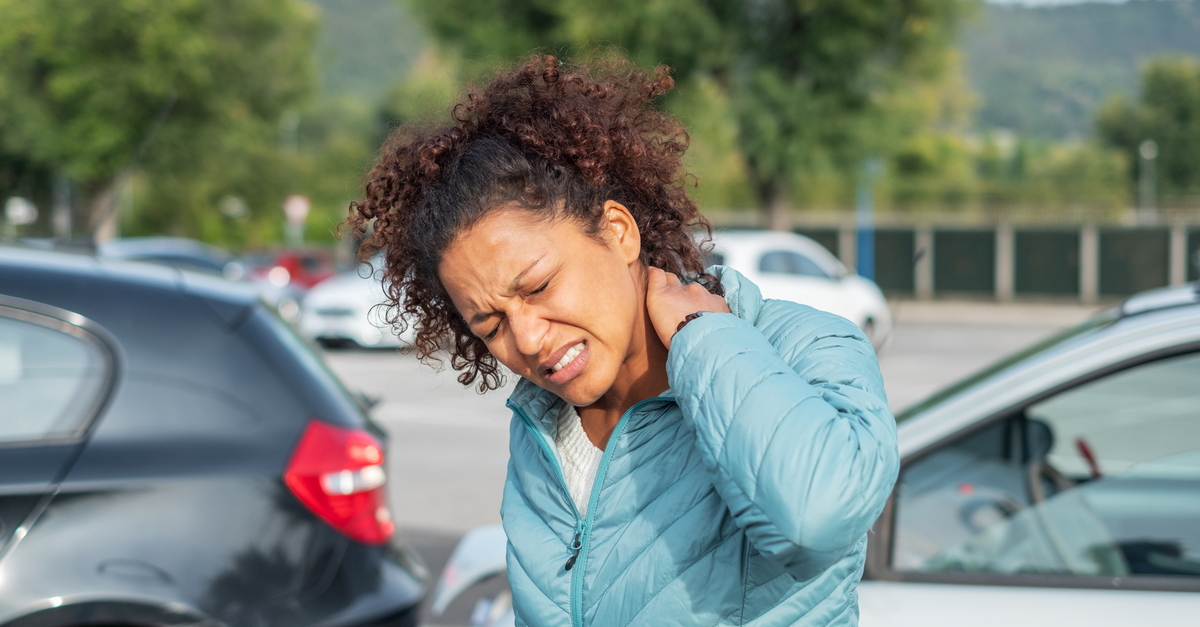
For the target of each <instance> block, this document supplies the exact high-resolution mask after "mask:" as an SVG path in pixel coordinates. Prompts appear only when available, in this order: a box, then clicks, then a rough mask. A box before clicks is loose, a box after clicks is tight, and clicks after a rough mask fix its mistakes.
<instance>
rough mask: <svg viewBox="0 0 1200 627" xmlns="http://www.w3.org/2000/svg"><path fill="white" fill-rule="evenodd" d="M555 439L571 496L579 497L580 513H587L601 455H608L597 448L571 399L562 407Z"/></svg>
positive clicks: (577, 504) (576, 502) (577, 499)
mask: <svg viewBox="0 0 1200 627" xmlns="http://www.w3.org/2000/svg"><path fill="white" fill-rule="evenodd" d="M554 443H555V445H557V446H558V455H559V457H560V458H562V469H563V478H564V479H566V481H567V491H568V492H570V493H571V500H573V501H575V507H577V508H578V509H579V515H580V516H587V509H588V500H589V499H590V498H591V497H592V484H594V483H595V482H596V471H598V470H599V469H600V458H601V457H603V456H604V451H602V450H600V449H598V448H596V445H595V444H592V441H591V440H589V439H588V436H587V433H585V432H584V431H583V422H581V421H580V419H579V412H577V411H575V408H574V407H573V406H571V404H570V403H566V402H564V403H563V404H562V407H561V408H560V409H559V410H558V433H557V434H556V435H555V437H554Z"/></svg>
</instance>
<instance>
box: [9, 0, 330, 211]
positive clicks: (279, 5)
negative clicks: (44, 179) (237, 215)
mask: <svg viewBox="0 0 1200 627" xmlns="http://www.w3.org/2000/svg"><path fill="white" fill-rule="evenodd" d="M0 15H3V16H4V19H3V20H0V153H3V154H7V155H11V156H14V157H13V159H16V158H19V159H21V160H24V161H25V162H28V163H32V164H37V165H38V166H39V167H42V168H47V169H52V170H55V171H60V172H62V173H64V174H65V175H66V176H67V177H69V178H70V179H71V180H73V181H74V182H75V183H76V184H77V186H78V188H79V189H81V190H82V192H83V194H84V195H85V197H86V198H87V199H88V202H89V203H90V206H91V207H92V214H93V220H102V219H104V217H105V215H107V214H110V212H109V211H108V208H110V207H112V206H113V204H114V202H115V194H116V192H117V190H118V186H119V185H118V184H119V183H120V182H121V181H127V180H131V177H133V175H134V173H135V172H138V171H140V172H142V175H143V176H144V177H145V178H146V180H147V184H146V186H147V189H148V191H147V194H148V196H149V197H151V198H152V199H153V200H154V202H157V203H162V205H161V206H158V207H155V208H154V209H153V211H152V212H151V213H155V214H156V215H155V216H152V219H151V220H150V221H151V222H155V223H158V224H160V225H161V226H164V228H165V227H166V225H168V224H170V223H173V222H176V221H179V220H181V219H182V220H185V221H187V220H190V221H191V222H192V223H193V225H194V224H195V223H197V222H198V220H199V218H198V216H197V215H191V216H186V215H181V214H183V213H185V212H186V211H187V209H188V208H189V207H191V208H192V209H194V210H195V211H200V210H201V209H200V208H204V209H207V208H210V207H214V208H215V205H216V201H215V198H219V197H220V196H221V195H223V194H226V193H230V191H229V190H225V189H222V187H225V185H223V184H222V181H225V182H231V183H233V186H234V187H237V186H239V184H240V186H241V187H242V188H243V189H245V190H247V193H250V192H252V191H253V190H254V189H256V188H257V189H262V188H271V187H273V186H272V185H271V183H273V182H274V181H272V180H270V179H272V178H278V175H276V176H272V175H271V174H270V172H272V171H278V170H279V169H280V168H279V166H278V164H277V163H276V161H277V160H278V159H277V155H276V154H275V152H276V151H275V147H276V144H277V143H278V126H279V120H280V117H281V115H282V114H283V113H284V112H285V111H288V110H290V109H293V108H295V107H296V106H298V105H299V104H300V103H301V101H302V99H303V98H304V97H305V96H306V95H308V94H309V93H310V92H311V90H312V87H313V85H314V72H313V68H312V63H313V59H312V54H311V48H312V44H313V41H314V35H315V27H316V21H315V14H314V12H313V10H312V9H311V7H310V6H309V5H307V4H305V3H303V2H301V1H299V0H107V1H105V2H94V1H92V0H39V1H37V2H28V1H26V0H0ZM241 167H244V168H247V169H246V170H244V171H240V172H234V171H233V170H234V168H241ZM261 172H268V174H266V175H265V178H266V179H268V180H266V181H260V180H243V181H241V182H240V183H239V181H237V180H236V179H237V178H239V177H241V178H243V179H256V178H257V176H256V174H257V173H261ZM231 174H232V179H233V180H232V181H231V176H230V175H231ZM263 182H266V183H267V185H262V183H263ZM276 203H277V201H276ZM252 206H253V205H252Z"/></svg>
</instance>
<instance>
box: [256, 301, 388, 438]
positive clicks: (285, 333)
mask: <svg viewBox="0 0 1200 627" xmlns="http://www.w3.org/2000/svg"><path fill="white" fill-rule="evenodd" d="M239 333H241V334H242V335H243V336H245V337H246V338H247V339H248V340H249V341H250V343H251V344H252V345H253V346H254V347H255V348H256V349H257V350H258V351H260V353H262V355H263V357H264V358H265V359H266V361H267V363H269V364H270V365H271V367H273V368H274V369H275V370H276V372H278V373H279V376H280V378H281V379H282V380H283V382H284V384H285V385H287V386H288V387H289V388H291V390H292V392H294V393H295V394H296V395H297V396H299V397H300V398H301V399H302V400H303V401H304V402H305V403H306V404H307V405H308V406H309V409H310V411H311V412H312V414H313V415H312V416H311V417H313V418H320V419H322V420H325V421H326V422H332V423H335V424H342V425H347V426H361V425H362V424H363V423H365V422H366V417H365V416H364V415H363V413H362V410H361V409H360V408H359V406H358V405H357V404H356V403H355V402H354V401H353V400H352V398H351V396H350V394H349V392H347V391H346V388H345V387H344V386H343V385H342V382H341V380H340V379H338V377H337V375H335V374H333V371H331V370H330V369H329V366H327V365H326V364H325V360H323V359H321V357H320V356H319V355H318V354H317V352H316V349H314V348H313V347H312V346H311V345H310V344H308V342H306V341H305V340H303V339H301V338H300V336H298V335H296V332H295V331H294V330H293V329H292V327H291V325H289V324H288V323H287V322H284V321H283V320H282V319H281V318H280V317H279V316H278V315H277V314H275V313H274V311H273V310H272V309H271V308H269V307H263V306H261V305H260V306H257V307H255V309H254V313H253V314H251V315H250V317H249V318H247V320H246V322H245V323H244V324H243V325H242V326H241V327H240V329H239Z"/></svg>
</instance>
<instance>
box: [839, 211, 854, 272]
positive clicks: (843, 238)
mask: <svg viewBox="0 0 1200 627" xmlns="http://www.w3.org/2000/svg"><path fill="white" fill-rule="evenodd" d="M857 240H858V232H857V230H856V229H855V228H854V225H847V224H844V223H843V224H841V225H839V226H838V258H839V259H840V260H841V262H842V265H844V266H846V267H847V268H849V269H850V271H851V272H858V263H857V262H858V250H857V246H856V244H857V243H858V241H857Z"/></svg>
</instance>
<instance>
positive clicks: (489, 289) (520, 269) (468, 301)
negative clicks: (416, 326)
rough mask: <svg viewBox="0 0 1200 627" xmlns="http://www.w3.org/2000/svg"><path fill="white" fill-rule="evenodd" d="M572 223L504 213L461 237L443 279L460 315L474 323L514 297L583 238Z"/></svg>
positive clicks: (450, 250) (446, 259) (443, 265)
mask: <svg viewBox="0 0 1200 627" xmlns="http://www.w3.org/2000/svg"><path fill="white" fill-rule="evenodd" d="M582 235H583V234H582V233H581V232H580V230H579V228H578V226H577V225H575V224H574V223H572V222H571V221H570V220H539V219H537V218H536V216H532V215H530V214H529V213H528V212H525V211H520V210H511V209H506V210H499V211H494V212H492V213H490V214H489V215H487V216H485V217H484V218H483V219H481V220H479V221H478V222H476V223H475V224H474V225H473V226H472V227H471V228H470V229H468V230H466V231H464V232H463V233H461V234H459V235H458V236H457V237H455V238H454V240H453V241H452V242H451V243H450V246H448V247H447V248H446V252H445V253H444V254H443V255H442V259H441V262H440V263H439V264H438V278H439V279H440V280H441V282H442V285H443V286H444V287H445V288H446V292H447V293H448V294H449V295H450V298H451V300H452V301H453V302H454V306H455V307H456V308H457V309H458V311H459V313H460V314H462V315H463V316H464V317H465V318H467V319H468V320H470V318H471V316H472V315H473V314H474V313H475V312H476V311H479V310H483V309H488V308H490V306H491V305H492V304H494V302H495V301H496V300H497V299H501V298H504V297H507V296H509V295H511V294H512V293H513V291H514V288H516V287H519V286H516V285H513V283H514V281H516V280H517V279H519V278H522V274H523V273H536V271H537V270H539V269H540V268H541V267H542V266H544V265H545V264H546V263H547V262H548V261H552V260H553V259H554V258H556V257H557V255H556V253H558V252H560V251H561V250H562V249H563V248H564V247H567V248H569V247H571V246H575V245H577V244H576V243H574V240H575V237H574V236H582Z"/></svg>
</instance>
